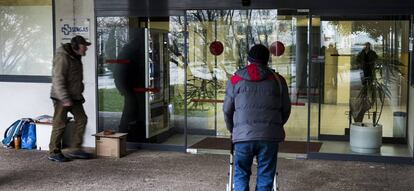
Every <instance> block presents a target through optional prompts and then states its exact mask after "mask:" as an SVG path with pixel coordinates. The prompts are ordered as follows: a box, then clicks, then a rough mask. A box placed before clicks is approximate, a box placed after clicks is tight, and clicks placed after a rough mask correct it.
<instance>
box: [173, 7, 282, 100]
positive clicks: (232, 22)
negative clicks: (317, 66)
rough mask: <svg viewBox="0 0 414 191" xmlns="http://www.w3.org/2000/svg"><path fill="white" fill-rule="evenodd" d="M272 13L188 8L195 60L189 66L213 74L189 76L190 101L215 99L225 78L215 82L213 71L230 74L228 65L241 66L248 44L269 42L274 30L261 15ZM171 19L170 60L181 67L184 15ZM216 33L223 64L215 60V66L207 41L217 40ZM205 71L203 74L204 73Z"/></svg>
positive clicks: (270, 15)
mask: <svg viewBox="0 0 414 191" xmlns="http://www.w3.org/2000/svg"><path fill="white" fill-rule="evenodd" d="M275 14H276V13H275ZM275 14H273V13H272V12H271V11H269V10H255V11H252V10H242V11H239V10H217V11H215V10H196V11H189V13H188V15H187V16H188V17H187V19H188V25H189V32H191V33H193V36H190V39H189V40H190V42H189V43H190V44H191V43H192V44H194V45H193V46H190V47H189V48H190V49H192V50H191V51H189V52H192V53H193V55H192V57H193V59H194V61H193V62H190V63H189V65H190V66H189V67H197V68H203V69H204V71H207V73H209V74H210V76H211V77H212V78H210V79H206V78H205V77H201V76H194V75H191V74H190V75H189V76H192V79H191V80H189V81H188V85H189V89H188V95H189V101H190V102H189V103H191V100H192V99H210V100H212V99H217V98H216V96H217V95H216V93H215V91H216V90H221V89H222V88H224V86H225V80H224V81H217V79H216V73H215V71H216V70H221V71H224V72H225V73H226V74H227V76H231V75H232V74H233V72H234V71H228V70H227V67H226V66H227V65H228V64H233V65H234V68H236V69H238V68H242V67H244V66H245V65H246V62H247V61H246V56H247V52H248V49H249V47H250V46H251V45H253V44H255V43H262V44H265V45H268V44H269V43H270V42H268V41H269V38H268V37H269V35H270V34H271V33H272V32H273V28H272V25H269V24H268V23H266V22H267V21H268V19H261V18H270V17H273V18H276V15H275ZM170 21H171V22H170V29H171V36H170V37H171V38H172V39H171V40H170V42H171V43H170V48H169V49H170V51H171V52H172V55H171V62H172V63H175V64H177V66H179V67H182V65H180V63H183V62H182V60H180V56H181V55H182V54H183V49H182V47H184V42H183V40H180V39H184V37H183V33H182V31H183V29H184V22H183V17H172V19H171V20H170ZM216 26H217V27H216ZM176 29H177V30H176ZM177 31H178V32H177ZM215 32H217V33H218V36H217V40H219V41H221V42H222V43H223V44H224V47H225V50H224V53H223V54H224V56H225V60H226V63H224V62H223V61H219V60H218V61H217V65H216V62H215V61H212V58H213V57H212V56H211V55H210V52H209V45H210V43H211V42H213V41H214V40H216V38H215ZM223 34H224V36H223ZM223 37H224V38H223ZM196 44H197V45H196ZM190 58H191V57H190ZM204 71H203V73H205V72H204ZM190 72H191V70H190ZM191 105H192V106H194V107H199V106H200V105H201V107H204V106H202V105H203V104H201V103H199V102H196V103H191Z"/></svg>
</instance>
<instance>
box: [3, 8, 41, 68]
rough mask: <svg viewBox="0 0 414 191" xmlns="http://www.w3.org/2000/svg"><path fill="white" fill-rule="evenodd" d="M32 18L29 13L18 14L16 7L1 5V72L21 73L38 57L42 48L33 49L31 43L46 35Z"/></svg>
mask: <svg viewBox="0 0 414 191" xmlns="http://www.w3.org/2000/svg"><path fill="white" fill-rule="evenodd" d="M32 20H33V18H30V16H29V15H25V14H16V10H15V8H14V7H7V6H2V7H0V34H1V35H0V50H1V51H0V74H16V73H21V72H19V71H20V70H22V69H24V68H25V64H32V63H33V60H35V58H37V57H36V51H40V50H34V49H33V50H31V48H32V47H31V45H32V44H33V43H35V42H37V41H40V40H44V37H43V38H42V34H41V27H40V26H38V25H36V24H32V23H33V22H32Z"/></svg>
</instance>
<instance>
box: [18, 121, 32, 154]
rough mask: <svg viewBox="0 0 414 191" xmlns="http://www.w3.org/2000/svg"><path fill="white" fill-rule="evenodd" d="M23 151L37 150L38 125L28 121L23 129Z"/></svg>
mask: <svg viewBox="0 0 414 191" xmlns="http://www.w3.org/2000/svg"><path fill="white" fill-rule="evenodd" d="M21 140H22V143H21V145H22V149H36V123H34V122H33V121H31V120H30V121H27V122H26V123H24V124H23V127H22V135H21Z"/></svg>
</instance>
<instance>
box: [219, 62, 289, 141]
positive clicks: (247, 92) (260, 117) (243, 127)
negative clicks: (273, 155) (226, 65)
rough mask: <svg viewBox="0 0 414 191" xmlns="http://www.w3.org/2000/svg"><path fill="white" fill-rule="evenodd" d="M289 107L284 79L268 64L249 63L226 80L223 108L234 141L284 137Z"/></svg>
mask: <svg viewBox="0 0 414 191" xmlns="http://www.w3.org/2000/svg"><path fill="white" fill-rule="evenodd" d="M275 75H277V77H275ZM280 86H282V87H281V88H280ZM281 91H282V92H281ZM290 110H291V102H290V98H289V92H288V87H287V84H286V81H285V79H284V78H283V77H282V76H280V75H279V74H275V72H273V71H272V70H271V69H270V68H268V67H267V66H263V65H260V64H254V63H253V64H249V65H248V66H246V67H245V68H243V69H240V70H238V71H237V72H236V73H235V74H234V75H233V76H232V77H231V79H230V80H229V81H228V82H227V88H226V97H225V99H224V104H223V112H224V120H225V122H226V126H227V129H228V130H229V131H230V132H231V133H232V136H233V142H234V143H236V142H243V141H255V140H265V141H277V142H280V141H283V140H284V138H285V132H284V129H283V125H284V124H285V123H286V122H287V120H288V118H289V115H290Z"/></svg>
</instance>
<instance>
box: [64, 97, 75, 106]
mask: <svg viewBox="0 0 414 191" xmlns="http://www.w3.org/2000/svg"><path fill="white" fill-rule="evenodd" d="M62 105H63V107H70V106H72V105H73V103H72V101H71V100H69V99H65V100H63V101H62Z"/></svg>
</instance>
